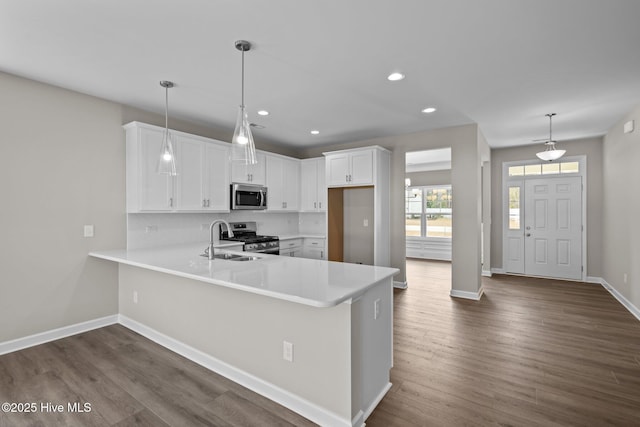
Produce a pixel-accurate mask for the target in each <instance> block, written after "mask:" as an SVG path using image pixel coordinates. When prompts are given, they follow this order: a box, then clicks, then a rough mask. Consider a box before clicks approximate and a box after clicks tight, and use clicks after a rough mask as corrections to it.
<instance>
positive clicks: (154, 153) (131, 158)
mask: <svg viewBox="0 0 640 427" xmlns="http://www.w3.org/2000/svg"><path fill="white" fill-rule="evenodd" d="M124 128H125V131H126V136H127V148H126V152H127V160H126V161H127V212H163V211H164V212H166V211H172V210H173V209H174V207H175V192H174V191H175V179H174V177H171V176H168V175H160V174H158V173H156V167H157V163H158V157H159V155H160V148H161V147H162V137H163V132H164V129H162V128H158V127H155V126H149V127H147V126H141V124H140V123H136V122H133V123H129V124H128V125H126V126H125V127H124Z"/></svg>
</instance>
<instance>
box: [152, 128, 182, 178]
mask: <svg viewBox="0 0 640 427" xmlns="http://www.w3.org/2000/svg"><path fill="white" fill-rule="evenodd" d="M156 172H158V173H159V174H163V175H172V176H175V175H177V171H176V156H175V151H174V150H173V139H172V138H171V133H170V132H169V130H168V129H165V131H164V134H163V135H162V147H161V148H160V157H159V158H158V166H157V168H156Z"/></svg>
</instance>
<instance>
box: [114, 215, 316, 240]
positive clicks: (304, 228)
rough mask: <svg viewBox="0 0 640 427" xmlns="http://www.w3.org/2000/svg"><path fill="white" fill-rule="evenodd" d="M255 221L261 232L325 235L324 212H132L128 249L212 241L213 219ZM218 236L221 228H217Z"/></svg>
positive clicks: (268, 233) (128, 221) (259, 232)
mask: <svg viewBox="0 0 640 427" xmlns="http://www.w3.org/2000/svg"><path fill="white" fill-rule="evenodd" d="M216 219H224V220H226V221H229V222H237V221H255V222H256V225H257V228H258V234H265V235H275V236H284V235H292V234H319V235H324V234H325V232H324V229H325V214H324V213H300V214H298V213H269V212H260V211H257V212H256V211H250V212H249V211H242V212H232V213H131V214H127V249H143V248H150V247H155V246H171V245H180V244H186V243H197V242H202V243H203V244H205V245H206V243H207V242H208V241H209V224H211V222H212V221H213V220H216ZM215 236H216V239H217V236H218V231H215Z"/></svg>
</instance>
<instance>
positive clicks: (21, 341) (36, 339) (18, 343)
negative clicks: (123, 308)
mask: <svg viewBox="0 0 640 427" xmlns="http://www.w3.org/2000/svg"><path fill="white" fill-rule="evenodd" d="M116 323H118V315H117V314H114V315H112V316H106V317H102V318H100V319H93V320H88V321H86V322H82V323H76V324H75V325H69V326H63V327H62V328H57V329H52V330H50V331H45V332H40V333H38V334H34V335H29V336H27V337H23V338H18V339H15V340H11V341H5V342H3V343H0V355H3V354H7V353H11V352H14V351H18V350H22V349H25V348H27V347H33V346H36V345H40V344H44V343H47V342H50V341H55V340H59V339H61V338H66V337H69V336H71V335H76V334H80V333H82V332H87V331H91V330H93V329H98V328H102V327H104V326H109V325H113V324H116Z"/></svg>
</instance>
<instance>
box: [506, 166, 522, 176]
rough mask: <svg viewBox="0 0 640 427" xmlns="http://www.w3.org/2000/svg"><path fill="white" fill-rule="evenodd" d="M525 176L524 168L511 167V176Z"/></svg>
mask: <svg viewBox="0 0 640 427" xmlns="http://www.w3.org/2000/svg"><path fill="white" fill-rule="evenodd" d="M522 175H524V166H509V176H522Z"/></svg>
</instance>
